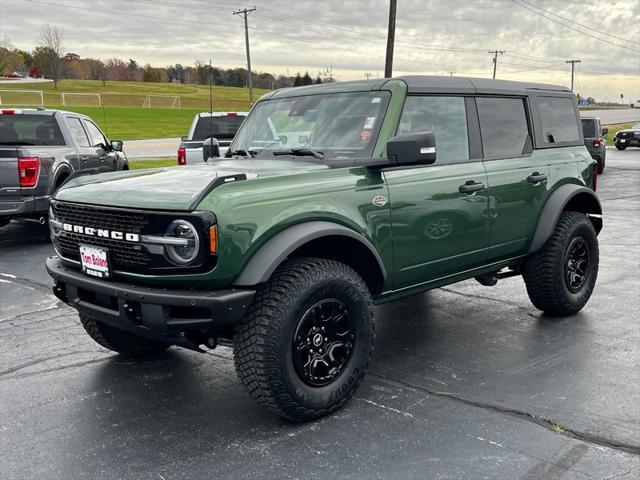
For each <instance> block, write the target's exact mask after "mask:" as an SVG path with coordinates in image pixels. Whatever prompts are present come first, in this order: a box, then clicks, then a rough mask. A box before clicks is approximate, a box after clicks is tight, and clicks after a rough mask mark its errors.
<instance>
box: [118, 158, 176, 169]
mask: <svg viewBox="0 0 640 480" xmlns="http://www.w3.org/2000/svg"><path fill="white" fill-rule="evenodd" d="M176 165H178V161H177V160H176V159H175V158H163V159H161V160H154V159H142V160H129V168H131V170H139V169H142V168H159V167H175V166H176Z"/></svg>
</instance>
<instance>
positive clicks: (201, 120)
mask: <svg viewBox="0 0 640 480" xmlns="http://www.w3.org/2000/svg"><path fill="white" fill-rule="evenodd" d="M246 116H247V112H203V113H199V114H197V115H196V116H195V118H194V119H193V123H192V124H191V128H190V129H189V134H188V135H186V136H184V137H182V141H181V142H180V147H178V165H186V164H193V163H202V162H204V159H203V158H202V142H203V141H204V140H206V139H207V138H211V137H213V138H215V139H216V140H218V146H219V148H220V156H221V157H222V156H224V155H225V153H226V152H227V149H228V148H229V145H231V141H232V140H233V137H234V136H235V134H236V132H237V131H238V128H240V125H242V122H243V121H244V119H245V118H246Z"/></svg>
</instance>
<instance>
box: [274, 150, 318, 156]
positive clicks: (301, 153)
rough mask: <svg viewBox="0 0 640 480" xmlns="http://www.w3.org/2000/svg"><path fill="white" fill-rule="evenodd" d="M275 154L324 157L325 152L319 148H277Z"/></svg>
mask: <svg viewBox="0 0 640 480" xmlns="http://www.w3.org/2000/svg"><path fill="white" fill-rule="evenodd" d="M272 153H273V154H274V155H275V156H278V155H295V156H300V157H315V158H324V153H323V152H319V151H318V150H311V149H310V148H289V149H288V150H275V151H274V152H272Z"/></svg>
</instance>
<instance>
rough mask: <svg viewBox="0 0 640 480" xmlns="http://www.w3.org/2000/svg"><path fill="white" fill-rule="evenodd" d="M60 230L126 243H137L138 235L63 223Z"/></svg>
mask: <svg viewBox="0 0 640 480" xmlns="http://www.w3.org/2000/svg"><path fill="white" fill-rule="evenodd" d="M62 229H63V230H64V231H65V232H73V233H81V234H83V235H91V236H94V237H103V238H112V239H114V240H126V241H127V242H139V241H140V235H138V234H137V233H127V232H118V231H115V230H105V229H102V228H92V227H83V226H82V225H71V224H70V223H63V224H62Z"/></svg>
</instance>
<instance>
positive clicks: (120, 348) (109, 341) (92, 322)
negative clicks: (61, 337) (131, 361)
mask: <svg viewBox="0 0 640 480" xmlns="http://www.w3.org/2000/svg"><path fill="white" fill-rule="evenodd" d="M80 322H81V323H82V326H83V327H84V329H85V330H86V332H87V333H88V334H89V336H90V337H91V338H92V339H93V340H94V341H95V342H96V343H97V344H99V345H101V346H103V347H104V348H106V349H108V350H112V351H114V352H117V353H119V354H121V355H125V356H128V357H141V356H144V355H151V354H154V353H159V352H162V351H163V350H166V349H167V348H169V345H167V344H164V343H159V342H154V341H152V340H147V339H146V338H142V337H138V336H136V335H132V334H130V333H128V332H125V331H122V330H118V329H117V328H113V327H110V326H109V325H106V324H105V323H103V322H101V321H100V320H96V319H95V318H93V317H91V316H89V315H85V314H83V313H81V314H80Z"/></svg>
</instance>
